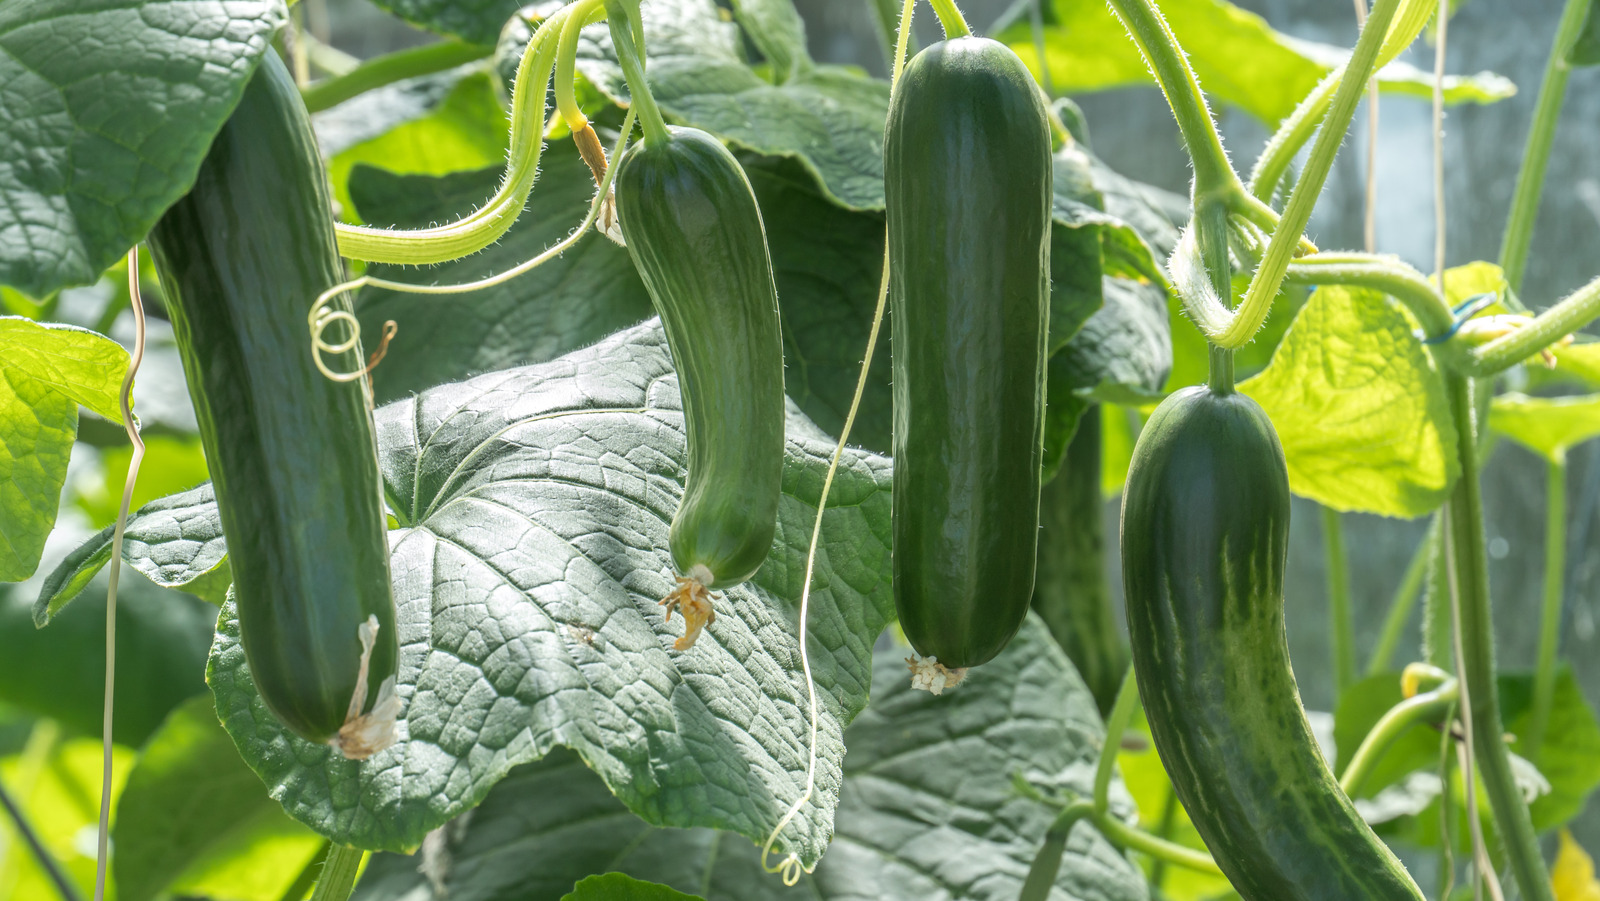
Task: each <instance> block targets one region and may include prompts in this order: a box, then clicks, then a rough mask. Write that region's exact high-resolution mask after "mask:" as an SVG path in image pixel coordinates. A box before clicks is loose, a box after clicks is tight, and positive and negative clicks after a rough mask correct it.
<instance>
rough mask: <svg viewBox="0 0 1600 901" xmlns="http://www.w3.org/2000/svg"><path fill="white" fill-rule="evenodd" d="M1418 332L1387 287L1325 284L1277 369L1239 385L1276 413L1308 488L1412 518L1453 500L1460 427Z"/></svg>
mask: <svg viewBox="0 0 1600 901" xmlns="http://www.w3.org/2000/svg"><path fill="white" fill-rule="evenodd" d="M1413 328H1414V326H1413V323H1412V321H1411V319H1410V318H1409V317H1408V316H1407V315H1406V313H1405V312H1403V311H1402V310H1401V309H1400V307H1399V306H1397V305H1396V304H1394V303H1393V302H1391V301H1389V300H1388V299H1387V298H1385V297H1384V296H1383V295H1381V294H1378V293H1376V292H1373V291H1367V290H1364V289H1354V288H1344V287H1325V288H1320V289H1318V290H1317V291H1315V292H1313V293H1312V295H1311V299H1310V300H1309V301H1307V302H1306V305H1305V306H1304V307H1303V308H1301V310H1300V313H1299V314H1298V315H1297V316H1296V317H1295V320H1294V324H1293V325H1291V326H1290V327H1289V330H1288V332H1287V333H1286V334H1285V335H1284V337H1283V341H1282V343H1280V344H1279V345H1278V349H1277V352H1276V353H1275V354H1274V355H1273V357H1272V362H1271V363H1270V364H1268V366H1267V368H1266V369H1265V370H1264V371H1263V372H1262V373H1261V374H1260V375H1258V376H1256V377H1255V378H1252V379H1249V380H1247V381H1244V382H1241V383H1240V384H1239V390H1240V391H1241V392H1243V393H1245V394H1248V395H1249V396H1251V397H1252V398H1254V399H1255V400H1256V401H1257V402H1258V403H1260V404H1261V406H1262V407H1263V408H1264V409H1265V410H1266V411H1267V413H1268V415H1269V416H1271V417H1272V423H1273V425H1274V426H1275V427H1276V429H1277V432H1278V438H1279V440H1280V441H1282V443H1283V451H1284V458H1285V461H1286V463H1287V464H1288V468H1289V487H1290V489H1291V490H1293V491H1294V492H1295V493H1296V494H1299V495H1301V496H1304V497H1309V498H1311V499H1313V500H1315V501H1317V502H1318V503H1320V504H1322V505H1324V506H1327V507H1332V508H1334V509H1336V510H1345V511H1348V510H1357V511H1361V512H1366V513H1380V514H1383V515H1385V516H1400V517H1412V516H1420V515H1421V514H1423V513H1427V512H1430V511H1431V510H1433V509H1435V508H1436V507H1438V506H1439V504H1441V503H1443V502H1444V499H1445V497H1446V495H1447V494H1448V492H1449V490H1450V486H1451V485H1452V484H1453V483H1454V481H1455V479H1456V477H1457V475H1458V474H1459V472H1460V463H1459V461H1458V459H1457V456H1456V453H1455V446H1456V430H1455V424H1454V422H1453V421H1452V420H1451V417H1450V407H1449V403H1448V398H1447V397H1446V394H1445V388H1444V379H1443V376H1442V375H1441V373H1440V372H1439V370H1438V369H1437V367H1436V365H1435V363H1434V360H1433V358H1432V357H1431V356H1430V355H1429V354H1428V353H1427V352H1426V351H1425V350H1424V349H1423V347H1422V345H1421V344H1420V343H1419V342H1418V341H1417V339H1416V337H1415V336H1414V335H1413V334H1412V332H1413Z"/></svg>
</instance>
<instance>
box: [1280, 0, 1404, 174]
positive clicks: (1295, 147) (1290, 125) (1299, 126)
mask: <svg viewBox="0 0 1600 901" xmlns="http://www.w3.org/2000/svg"><path fill="white" fill-rule="evenodd" d="M1433 8H1434V3H1433V0H1405V2H1404V5H1403V6H1402V7H1401V9H1400V11H1399V13H1398V14H1396V15H1395V17H1394V20H1393V22H1392V24H1390V25H1389V27H1388V29H1389V30H1388V34H1387V35H1385V37H1384V41H1383V49H1382V51H1381V52H1380V53H1379V54H1378V61H1377V65H1376V66H1375V67H1374V69H1373V71H1374V73H1376V71H1377V69H1381V68H1382V67H1384V66H1386V65H1388V64H1389V63H1391V62H1393V61H1394V59H1395V57H1397V56H1399V55H1400V53H1401V51H1403V50H1405V49H1406V48H1407V47H1409V46H1411V42H1412V41H1415V40H1416V39H1417V35H1419V34H1421V33H1422V29H1423V28H1425V27H1426V26H1427V24H1428V20H1429V19H1431V18H1432V17H1433ZM1365 25H1366V23H1365V21H1363V23H1362V28H1363V31H1365ZM1353 62H1354V59H1353V58H1352V59H1351V60H1350V61H1349V62H1346V63H1345V64H1344V65H1342V66H1340V67H1339V68H1337V69H1334V70H1333V71H1332V72H1329V73H1328V74H1327V75H1326V76H1324V77H1323V79H1322V81H1320V82H1318V83H1317V86H1316V87H1315V88H1314V89H1312V91H1311V93H1310V94H1307V95H1306V96H1305V99H1303V100H1301V101H1300V103H1299V104H1298V105H1297V106H1296V107H1295V110H1294V112H1293V113H1290V114H1289V117H1288V118H1286V119H1284V120H1283V122H1282V123H1281V124H1280V125H1279V126H1278V130H1277V131H1275V132H1273V135H1272V138H1271V140H1269V141H1268V142H1267V146H1266V147H1265V148H1264V149H1263V150H1262V151H1261V156H1259V157H1257V158H1256V162H1255V166H1254V167H1253V168H1252V170H1251V173H1250V190H1251V193H1253V194H1254V195H1255V196H1256V197H1257V198H1259V199H1261V200H1262V201H1269V200H1271V199H1272V196H1273V193H1274V192H1275V191H1277V189H1278V183H1279V182H1281V181H1283V176H1284V173H1285V172H1287V171H1289V164H1290V163H1292V162H1293V161H1294V158H1295V155H1296V154H1298V153H1299V152H1300V149H1301V148H1302V147H1304V146H1305V145H1306V142H1307V141H1310V140H1311V136H1312V135H1314V134H1316V131H1317V126H1318V125H1320V124H1321V123H1322V119H1323V117H1324V116H1325V115H1327V112H1328V107H1329V105H1330V104H1332V102H1333V96H1334V91H1335V90H1336V89H1337V88H1338V86H1339V84H1340V83H1341V82H1342V81H1343V79H1344V78H1345V75H1346V70H1347V69H1348V67H1349V66H1350V65H1351V63H1353ZM1373 77H1376V76H1375V75H1374V76H1373Z"/></svg>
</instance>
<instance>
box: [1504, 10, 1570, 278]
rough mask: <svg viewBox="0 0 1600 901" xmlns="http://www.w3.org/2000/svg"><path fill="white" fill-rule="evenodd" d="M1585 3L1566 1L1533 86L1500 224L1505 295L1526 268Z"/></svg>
mask: <svg viewBox="0 0 1600 901" xmlns="http://www.w3.org/2000/svg"><path fill="white" fill-rule="evenodd" d="M1589 5H1590V0H1567V5H1566V8H1565V9H1563V10H1562V12H1561V22H1560V24H1558V25H1557V26H1556V36H1555V42H1554V43H1553V44H1552V45H1551V47H1550V58H1549V60H1548V61H1547V62H1546V63H1545V68H1544V82H1543V83H1542V84H1541V85H1540V86H1539V103H1538V106H1537V107H1535V109H1534V114H1533V127H1532V128H1531V129H1530V130H1529V131H1528V145H1527V149H1526V150H1524V151H1523V154H1522V168H1521V169H1520V170H1518V172H1517V187H1516V190H1515V192H1514V193H1513V194H1512V195H1511V213H1510V215H1509V216H1507V218H1506V233H1505V238H1504V239H1503V240H1502V241H1501V244H1500V268H1501V269H1503V270H1505V274H1506V281H1507V282H1508V283H1509V284H1510V285H1511V290H1513V291H1520V290H1522V274H1523V272H1524V270H1525V269H1526V268H1527V265H1528V248H1529V247H1530V246H1531V245H1532V244H1533V225H1534V217H1535V216H1536V215H1538V212H1539V195H1540V194H1541V193H1542V192H1543V190H1544V172H1545V166H1546V164H1548V163H1549V161H1550V147H1551V145H1552V144H1554V143H1555V136H1556V121H1557V120H1558V119H1560V118H1561V103H1562V101H1563V100H1564V99H1565V98H1566V95H1567V77H1568V76H1569V75H1570V74H1572V63H1571V61H1570V60H1569V59H1568V57H1569V56H1570V55H1571V54H1572V47H1573V45H1574V44H1576V43H1577V42H1578V36H1579V35H1580V34H1582V33H1583V24H1584V20H1585V19H1586V18H1587V17H1588V13H1589Z"/></svg>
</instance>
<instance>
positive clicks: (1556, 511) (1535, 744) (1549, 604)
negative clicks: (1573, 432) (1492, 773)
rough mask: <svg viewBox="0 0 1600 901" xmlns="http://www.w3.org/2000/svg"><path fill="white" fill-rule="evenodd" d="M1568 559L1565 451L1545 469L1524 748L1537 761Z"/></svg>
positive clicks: (1553, 669) (1550, 695)
mask: <svg viewBox="0 0 1600 901" xmlns="http://www.w3.org/2000/svg"><path fill="white" fill-rule="evenodd" d="M1566 560H1567V458H1566V453H1565V452H1564V451H1562V452H1559V453H1558V454H1557V455H1556V456H1555V457H1553V458H1551V459H1550V461H1549V464H1548V466H1547V467H1546V469H1545V526H1544V609H1543V611H1542V613H1541V614H1540V616H1541V619H1540V623H1539V658H1538V660H1539V662H1538V665H1537V667H1536V668H1535V669H1534V677H1533V721H1532V722H1531V723H1529V725H1528V734H1527V735H1526V736H1524V737H1523V745H1522V747H1523V749H1524V751H1526V756H1527V758H1528V759H1529V760H1532V761H1533V762H1534V763H1538V762H1539V748H1540V746H1541V745H1543V744H1544V733H1545V729H1546V728H1547V727H1548V726H1549V724H1550V703H1551V699H1552V698H1553V697H1554V695H1555V690H1556V652H1557V650H1558V646H1559V645H1560V643H1561V598H1562V588H1563V586H1562V582H1563V580H1564V577H1565V575H1566V574H1565V572H1564V567H1565V565H1566Z"/></svg>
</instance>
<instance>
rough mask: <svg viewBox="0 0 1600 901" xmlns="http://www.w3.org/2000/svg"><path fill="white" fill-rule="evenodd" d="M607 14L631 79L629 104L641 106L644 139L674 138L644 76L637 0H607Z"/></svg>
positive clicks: (648, 141) (654, 141) (620, 58)
mask: <svg viewBox="0 0 1600 901" xmlns="http://www.w3.org/2000/svg"><path fill="white" fill-rule="evenodd" d="M605 5H606V14H607V16H606V18H607V21H608V23H609V25H610V26H611V43H612V45H613V46H614V47H615V48H616V51H617V61H618V62H620V63H621V64H622V74H623V75H624V76H625V77H626V78H627V80H628V93H629V94H630V95H631V96H632V98H633V100H632V103H631V104H630V105H636V106H638V108H639V125H640V126H641V127H642V128H643V129H644V143H645V145H646V146H648V145H650V144H661V143H665V142H667V141H669V140H671V139H672V135H671V134H670V133H668V131H667V121H666V120H665V119H663V118H662V116H661V108H660V107H659V106H657V105H656V98H655V95H654V94H651V93H650V83H649V82H648V81H647V80H645V75H644V69H645V60H644V51H643V49H642V48H643V47H644V20H643V19H642V18H640V16H639V3H638V0H605Z"/></svg>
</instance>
